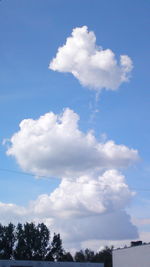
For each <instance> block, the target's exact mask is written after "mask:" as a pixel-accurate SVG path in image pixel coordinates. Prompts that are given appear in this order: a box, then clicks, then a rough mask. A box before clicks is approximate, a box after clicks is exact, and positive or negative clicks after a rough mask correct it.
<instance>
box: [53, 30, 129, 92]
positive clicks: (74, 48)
mask: <svg viewBox="0 0 150 267" xmlns="http://www.w3.org/2000/svg"><path fill="white" fill-rule="evenodd" d="M132 68H133V64H132V60H131V59H130V57H128V56H127V55H121V56H120V62H119V63H117V60H116V58H115V54H114V53H113V52H112V51H111V50H110V49H106V50H103V49H102V48H101V47H98V46H97V45H96V36H95V34H94V32H92V31H91V32H88V28H87V26H83V27H80V28H75V29H73V31H72V35H71V37H68V38H67V40H66V44H65V45H64V46H62V47H59V49H58V52H57V54H56V57H55V58H54V59H53V60H52V61H51V62H50V65H49V69H51V70H54V71H59V72H70V73H72V74H73V75H74V77H76V78H77V79H78V80H79V82H80V83H81V84H82V85H84V86H88V87H90V88H91V89H95V90H100V89H102V88H106V89H110V90H116V89H117V88H118V87H119V86H120V84H121V83H123V82H127V81H128V80H129V77H130V72H131V70H132Z"/></svg>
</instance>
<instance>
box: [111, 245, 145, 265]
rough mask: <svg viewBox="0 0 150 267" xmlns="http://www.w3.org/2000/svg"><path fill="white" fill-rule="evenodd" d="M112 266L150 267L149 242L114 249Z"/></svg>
mask: <svg viewBox="0 0 150 267" xmlns="http://www.w3.org/2000/svg"><path fill="white" fill-rule="evenodd" d="M113 267H150V244H148V245H140V246H132V247H128V248H123V249H116V250H114V251H113Z"/></svg>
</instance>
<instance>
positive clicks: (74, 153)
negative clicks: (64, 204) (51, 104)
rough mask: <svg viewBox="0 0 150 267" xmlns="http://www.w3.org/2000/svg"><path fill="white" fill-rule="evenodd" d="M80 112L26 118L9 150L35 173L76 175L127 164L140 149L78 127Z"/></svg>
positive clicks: (63, 175) (25, 167)
mask: <svg viewBox="0 0 150 267" xmlns="http://www.w3.org/2000/svg"><path fill="white" fill-rule="evenodd" d="M78 120H79V116H78V115H77V114H76V113H75V112H73V111H72V110H70V109H65V110H64V112H63V113H62V114H61V115H56V114H54V113H53V112H50V113H47V114H45V115H43V116H41V117H40V118H39V119H37V120H33V119H26V120H23V121H22V122H21V123H20V130H19V131H18V132H17V133H15V134H14V135H13V136H12V137H11V139H10V146H9V148H8V150H7V154H8V155H11V156H14V157H15V158H16V160H17V162H18V164H19V165H20V167H21V168H22V169H23V170H25V171H28V172H32V173H33V174H35V175H46V176H55V177H61V178H62V177H74V176H75V177H76V176H81V175H85V174H89V173H90V174H91V173H94V172H99V171H102V170H104V169H109V168H121V167H127V166H129V165H130V164H131V163H133V162H134V161H136V160H137V159H138V152H137V151H136V150H133V149H129V148H128V147H126V146H124V145H117V144H115V143H114V141H111V140H110V141H107V142H105V143H100V142H98V141H97V140H96V138H95V136H94V134H93V132H92V131H90V132H88V133H87V134H85V133H83V132H82V131H80V129H79V127H78Z"/></svg>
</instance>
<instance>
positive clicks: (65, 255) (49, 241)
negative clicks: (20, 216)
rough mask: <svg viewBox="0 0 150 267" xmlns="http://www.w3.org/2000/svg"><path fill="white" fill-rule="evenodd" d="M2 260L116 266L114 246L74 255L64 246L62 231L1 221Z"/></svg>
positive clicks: (41, 225)
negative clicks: (101, 263) (53, 231)
mask: <svg viewBox="0 0 150 267" xmlns="http://www.w3.org/2000/svg"><path fill="white" fill-rule="evenodd" d="M0 259H15V260H41V261H76V262H104V263H105V267H111V266H112V248H108V247H106V248H105V249H103V250H102V251H100V252H97V253H95V252H94V251H92V250H90V249H85V250H84V251H83V250H80V251H78V252H76V253H75V255H74V257H73V256H72V255H71V253H70V252H66V251H65V250H64V249H63V246H62V240H61V238H60V234H56V233H54V235H53V237H51V236H50V231H49V229H48V228H47V226H46V225H45V224H44V223H39V224H37V225H35V224H34V223H25V224H21V223H19V224H18V225H17V226H15V225H13V224H12V223H9V224H8V225H7V226H3V225H2V224H0Z"/></svg>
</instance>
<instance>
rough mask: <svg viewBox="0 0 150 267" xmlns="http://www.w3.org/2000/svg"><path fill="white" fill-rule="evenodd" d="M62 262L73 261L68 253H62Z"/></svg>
mask: <svg viewBox="0 0 150 267" xmlns="http://www.w3.org/2000/svg"><path fill="white" fill-rule="evenodd" d="M62 261H74V260H73V257H72V255H71V253H70V252H64V254H63V256H62Z"/></svg>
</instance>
